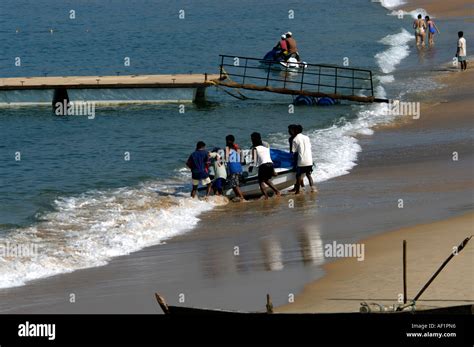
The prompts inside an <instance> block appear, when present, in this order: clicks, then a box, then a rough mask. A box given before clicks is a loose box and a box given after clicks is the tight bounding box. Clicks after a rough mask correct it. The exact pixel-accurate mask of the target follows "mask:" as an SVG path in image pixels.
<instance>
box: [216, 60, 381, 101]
mask: <svg viewBox="0 0 474 347" xmlns="http://www.w3.org/2000/svg"><path fill="white" fill-rule="evenodd" d="M220 60H221V63H220V74H219V79H218V81H217V84H218V85H220V86H224V87H229V88H238V89H247V90H254V91H263V92H270V93H278V94H290V95H304V96H310V97H315V98H322V97H330V98H332V99H335V100H348V101H355V102H364V103H373V102H388V101H389V100H387V99H382V98H377V97H375V95H374V84H373V79H372V71H370V70H366V69H356V68H350V67H342V66H336V65H324V64H307V63H300V65H299V67H298V68H289V67H284V66H282V65H281V64H280V63H279V62H277V61H269V60H263V59H258V58H249V57H240V56H232V55H220Z"/></svg>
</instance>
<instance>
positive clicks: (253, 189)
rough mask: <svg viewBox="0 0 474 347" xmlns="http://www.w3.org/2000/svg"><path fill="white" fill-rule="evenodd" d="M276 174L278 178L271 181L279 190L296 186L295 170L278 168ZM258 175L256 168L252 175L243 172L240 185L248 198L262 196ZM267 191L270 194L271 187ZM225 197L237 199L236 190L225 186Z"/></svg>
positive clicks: (275, 177)
mask: <svg viewBox="0 0 474 347" xmlns="http://www.w3.org/2000/svg"><path fill="white" fill-rule="evenodd" d="M275 172H276V174H277V176H274V177H273V178H272V179H271V180H270V181H271V182H272V183H273V185H274V186H275V187H276V188H277V189H278V190H283V189H287V188H289V187H291V186H293V185H294V184H295V182H296V171H295V170H294V169H285V168H276V169H275ZM257 173H258V168H254V169H253V173H252V174H249V173H248V171H245V170H244V172H243V182H242V183H241V185H240V190H241V191H242V194H243V195H244V197H246V198H249V197H257V196H260V195H262V192H261V191H260V186H259V184H258V175H257ZM246 174H248V175H246ZM267 189H268V191H269V193H270V191H271V189H270V187H267ZM224 195H225V196H227V197H229V198H233V197H235V195H234V190H233V189H232V188H231V187H230V186H228V185H226V186H224Z"/></svg>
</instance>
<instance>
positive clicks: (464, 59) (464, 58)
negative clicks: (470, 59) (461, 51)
mask: <svg viewBox="0 0 474 347" xmlns="http://www.w3.org/2000/svg"><path fill="white" fill-rule="evenodd" d="M458 61H459V62H462V61H466V56H462V57H461V56H459V55H458Z"/></svg>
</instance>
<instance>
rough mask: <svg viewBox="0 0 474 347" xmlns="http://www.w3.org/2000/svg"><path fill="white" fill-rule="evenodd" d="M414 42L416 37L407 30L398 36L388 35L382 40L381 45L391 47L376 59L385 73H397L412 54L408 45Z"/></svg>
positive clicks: (403, 30) (378, 54)
mask: <svg viewBox="0 0 474 347" xmlns="http://www.w3.org/2000/svg"><path fill="white" fill-rule="evenodd" d="M412 40H414V36H413V35H412V34H410V33H409V32H408V31H407V30H406V29H402V30H401V32H400V33H398V34H393V35H387V36H385V37H384V38H383V39H381V40H380V42H381V43H383V44H385V45H387V46H390V47H389V48H388V49H386V50H385V51H383V52H380V53H377V54H376V55H375V59H376V61H377V63H378V65H379V66H380V69H381V70H382V71H383V72H384V73H391V72H393V71H395V69H396V67H397V66H398V65H399V64H400V63H401V61H402V60H403V59H405V58H406V57H408V55H409V54H410V47H409V46H408V43H409V42H410V41H412Z"/></svg>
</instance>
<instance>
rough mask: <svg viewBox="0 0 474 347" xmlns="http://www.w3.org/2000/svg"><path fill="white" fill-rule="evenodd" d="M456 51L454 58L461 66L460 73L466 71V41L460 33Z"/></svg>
mask: <svg viewBox="0 0 474 347" xmlns="http://www.w3.org/2000/svg"><path fill="white" fill-rule="evenodd" d="M458 38H459V39H458V49H457V51H456V57H457V58H458V62H459V63H460V65H461V71H465V70H467V60H466V56H467V49H466V39H465V38H464V33H463V32H462V31H460V32H458Z"/></svg>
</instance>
